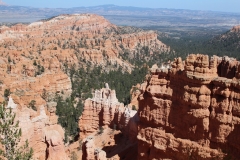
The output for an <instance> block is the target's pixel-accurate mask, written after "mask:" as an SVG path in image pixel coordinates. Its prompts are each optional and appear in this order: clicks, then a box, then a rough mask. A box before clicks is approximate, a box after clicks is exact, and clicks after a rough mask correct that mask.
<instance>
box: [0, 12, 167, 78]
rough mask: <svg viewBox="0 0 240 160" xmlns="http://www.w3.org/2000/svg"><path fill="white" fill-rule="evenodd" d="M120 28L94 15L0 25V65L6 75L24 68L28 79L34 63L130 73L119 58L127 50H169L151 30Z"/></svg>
mask: <svg viewBox="0 0 240 160" xmlns="http://www.w3.org/2000/svg"><path fill="white" fill-rule="evenodd" d="M122 28H123V27H117V26H115V25H113V24H111V23H110V22H109V21H107V20H106V19H104V18H103V17H102V16H98V15H94V14H73V15H60V16H57V17H53V18H51V19H48V20H44V21H39V22H35V23H32V24H30V25H24V24H17V25H14V26H11V27H6V26H1V27H0V50H1V52H0V55H1V56H2V57H3V58H5V59H3V61H2V62H0V64H9V67H8V70H9V72H24V71H23V70H25V69H26V72H27V73H26V74H28V75H30V76H34V74H35V73H36V72H38V68H37V67H35V66H33V65H32V64H33V62H34V61H36V63H37V64H38V65H40V66H43V67H44V68H45V69H55V67H56V66H57V67H58V68H59V66H60V68H62V69H63V68H65V67H66V66H69V67H70V66H72V65H75V66H77V67H78V66H79V65H83V64H85V63H86V62H89V63H90V64H93V65H101V66H106V65H107V64H109V63H110V64H112V65H119V66H122V67H123V68H124V69H125V70H128V71H131V69H132V68H133V66H132V65H131V64H129V63H128V62H127V61H125V60H123V59H122V58H121V56H120V55H122V54H123V53H124V52H125V51H126V50H127V51H129V53H130V54H132V55H134V54H136V52H138V50H139V49H141V47H143V46H148V47H149V51H150V54H153V53H154V52H157V53H160V52H168V51H169V50H170V48H169V47H168V46H166V45H165V44H163V43H162V42H160V41H159V40H158V39H157V34H156V33H155V32H153V31H143V30H136V31H134V32H131V29H122ZM8 60H9V62H8ZM19 61H21V64H19V66H18V67H16V65H15V63H18V62H19ZM10 62H12V63H13V64H12V63H10ZM29 63H30V64H29ZM23 65H24V66H25V67H23ZM4 68H6V67H4ZM15 68H17V70H16V69H15ZM12 70H14V71H12Z"/></svg>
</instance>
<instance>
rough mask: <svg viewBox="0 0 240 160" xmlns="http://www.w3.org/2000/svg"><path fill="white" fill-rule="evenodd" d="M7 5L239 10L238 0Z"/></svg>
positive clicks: (55, 0)
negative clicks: (110, 5) (112, 5)
mask: <svg viewBox="0 0 240 160" xmlns="http://www.w3.org/2000/svg"><path fill="white" fill-rule="evenodd" d="M0 1H1V0H0ZM2 1H3V2H5V3H7V4H8V5H18V6H31V7H38V8H43V7H44V8H45V7H47V8H71V7H82V6H85V7H88V6H97V5H106V4H114V5H118V6H134V7H147V8H170V9H191V10H208V11H209V10H210V11H223V12H239V13H240V0H2Z"/></svg>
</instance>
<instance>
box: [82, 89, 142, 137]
mask: <svg viewBox="0 0 240 160" xmlns="http://www.w3.org/2000/svg"><path fill="white" fill-rule="evenodd" d="M136 113H137V112H136V111H133V110H131V109H129V108H127V107H124V105H123V103H119V102H118V99H117V98H116V93H115V90H111V89H109V87H108V84H106V88H102V89H101V90H96V91H95V93H94V95H93V98H92V99H87V100H86V101H85V104H84V111H83V113H82V116H81V117H80V118H79V128H80V138H81V139H84V138H85V137H87V136H89V135H92V134H93V133H95V132H97V131H99V128H100V127H103V128H108V127H111V128H115V129H116V128H119V129H120V130H122V132H123V133H124V134H125V135H126V136H129V138H130V139H131V140H133V141H134V140H136V136H137V121H138V116H137V115H136Z"/></svg>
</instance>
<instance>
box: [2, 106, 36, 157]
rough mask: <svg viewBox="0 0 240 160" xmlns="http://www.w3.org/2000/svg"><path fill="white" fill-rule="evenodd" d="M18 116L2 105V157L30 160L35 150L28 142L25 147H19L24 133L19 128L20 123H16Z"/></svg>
mask: <svg viewBox="0 0 240 160" xmlns="http://www.w3.org/2000/svg"><path fill="white" fill-rule="evenodd" d="M15 117H16V114H15V113H13V112H12V109H11V108H6V107H5V106H4V105H3V104H1V105H0V143H1V145H2V146H3V150H1V149H0V157H4V158H6V159H8V160H29V159H31V157H32V155H33V149H32V148H29V146H28V141H25V144H24V145H23V146H19V145H18V143H19V142H20V138H21V135H22V131H21V129H20V128H19V121H18V122H16V123H15V122H14V119H15Z"/></svg>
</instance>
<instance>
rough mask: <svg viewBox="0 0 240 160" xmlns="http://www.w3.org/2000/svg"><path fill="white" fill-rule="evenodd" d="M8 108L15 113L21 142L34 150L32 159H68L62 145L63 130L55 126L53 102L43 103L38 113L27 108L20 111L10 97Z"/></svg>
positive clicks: (55, 118)
mask: <svg viewBox="0 0 240 160" xmlns="http://www.w3.org/2000/svg"><path fill="white" fill-rule="evenodd" d="M45 105H46V106H45ZM8 107H11V108H13V111H14V112H15V113H16V120H18V121H19V127H21V129H22V138H21V142H22V143H23V142H24V141H25V140H28V142H29V147H31V148H33V150H34V155H33V158H34V159H41V160H43V159H48V160H55V159H59V160H67V159H68V157H67V155H66V154H65V147H64V144H63V138H64V130H63V129H62V127H61V126H60V125H58V124H57V116H56V115H55V110H56V103H55V102H51V103H48V104H44V103H43V105H41V106H40V107H38V111H34V110H32V109H30V108H27V107H25V108H22V109H21V108H20V107H19V104H16V103H15V102H14V101H13V99H12V98H11V97H10V98H9V102H8Z"/></svg>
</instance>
